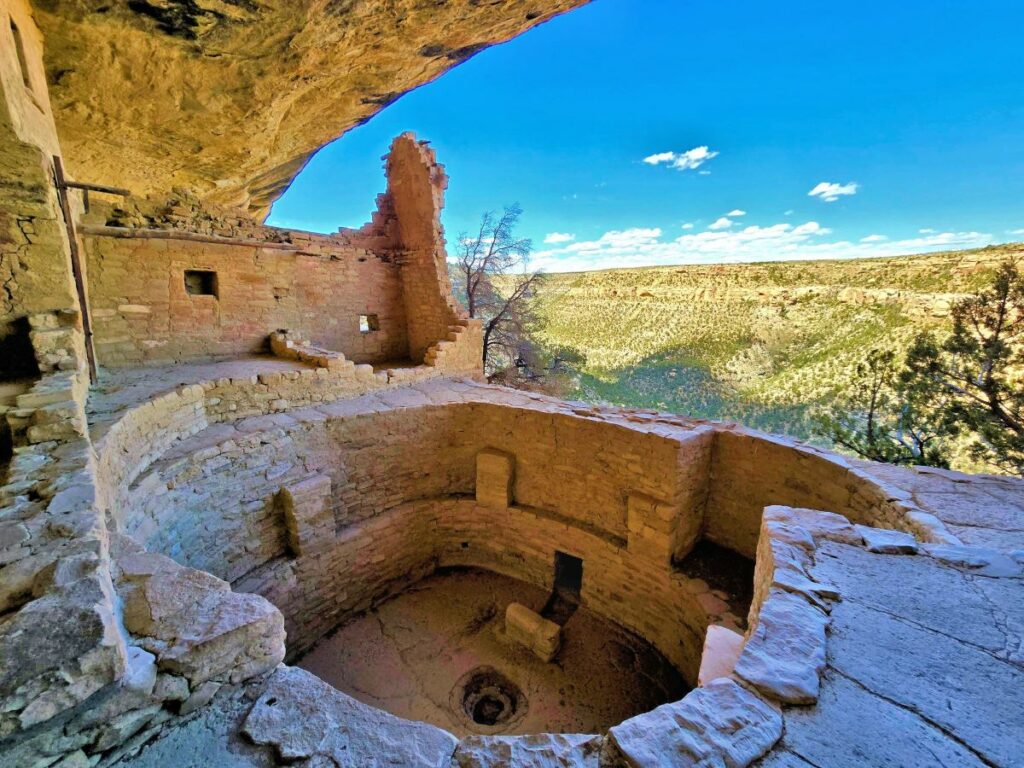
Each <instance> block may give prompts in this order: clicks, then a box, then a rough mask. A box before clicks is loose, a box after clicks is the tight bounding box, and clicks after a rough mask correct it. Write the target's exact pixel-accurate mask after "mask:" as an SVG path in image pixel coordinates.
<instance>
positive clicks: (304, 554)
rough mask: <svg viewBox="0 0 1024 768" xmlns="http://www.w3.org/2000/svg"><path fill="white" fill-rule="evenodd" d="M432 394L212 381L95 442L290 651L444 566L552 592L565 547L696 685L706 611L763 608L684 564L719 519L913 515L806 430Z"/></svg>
mask: <svg viewBox="0 0 1024 768" xmlns="http://www.w3.org/2000/svg"><path fill="white" fill-rule="evenodd" d="M430 394H432V395H433V396H430V397H428V396H427V395H424V394H423V393H422V391H418V390H392V391H389V392H386V393H380V394H377V395H367V396H363V397H358V398H354V399H351V400H345V401H338V402H336V403H332V404H328V405H320V406H317V407H316V408H300V409H293V410H290V411H288V412H287V413H275V414H270V415H262V416H251V417H247V418H242V419H236V420H234V421H221V422H220V423H210V421H211V420H212V419H213V418H214V416H213V414H212V411H211V410H210V409H208V408H207V406H206V402H207V401H209V400H210V399H211V398H210V390H209V388H207V390H205V391H204V389H203V388H202V387H191V388H187V389H186V390H183V391H180V392H179V393H177V394H176V395H175V397H177V398H178V400H176V401H174V403H172V404H171V405H170V406H168V407H159V404H157V406H154V405H153V404H147V405H145V406H143V407H141V408H137V409H135V411H134V412H132V413H129V414H127V415H126V416H125V417H123V418H122V423H121V424H119V425H116V428H115V429H111V430H110V431H108V432H107V433H106V435H105V437H103V438H102V439H101V440H100V441H98V443H97V445H98V449H99V463H98V464H99V473H98V474H99V477H100V479H101V484H102V486H103V488H102V490H103V491H104V492H105V496H106V499H105V501H106V504H107V506H108V509H109V510H110V515H111V520H112V524H113V526H114V527H115V528H117V529H118V530H119V531H120V532H121V533H124V534H128V535H129V536H131V537H133V538H134V539H135V540H136V541H137V542H138V543H140V544H141V545H143V546H144V547H146V548H147V549H149V550H150V551H156V552H160V553H163V554H166V555H169V556H171V557H173V558H174V559H175V560H177V561H178V562H180V563H182V564H184V565H188V566H190V567H194V568H198V569H202V570H206V571H209V572H211V573H213V574H215V575H216V576H219V577H221V578H223V579H225V580H227V581H230V582H232V586H233V588H234V589H235V590H236V591H242V592H256V593H259V594H261V595H263V596H265V597H266V598H268V599H269V600H270V601H271V602H273V603H274V604H275V605H276V606H278V608H279V609H280V610H281V611H282V612H283V614H284V616H285V620H286V627H287V632H288V650H289V656H290V657H291V658H294V657H296V656H297V655H299V654H301V653H302V652H303V651H305V650H307V649H308V648H309V647H310V646H311V645H312V644H313V643H315V642H316V641H317V640H318V639H319V638H320V637H322V636H323V635H324V634H325V633H327V632H328V631H329V630H331V629H332V628H334V627H335V626H337V625H338V624H339V623H340V622H342V621H343V620H344V619H345V618H346V617H348V616H350V615H351V614H353V613H355V612H358V611H361V610H365V609H366V608H368V607H369V606H371V605H373V604H374V603H375V602H376V601H379V600H380V599H382V598H384V597H386V596H387V595H389V594H394V593H396V592H398V591H401V590H402V589H403V588H405V587H406V586H408V585H409V584H411V583H413V582H414V581H415V580H417V579H419V578H421V577H422V576H424V575H426V574H428V573H430V572H432V571H433V570H435V569H436V568H437V567H439V566H459V565H465V566H475V567H481V568H485V569H490V570H493V571H497V572H500V573H503V574H506V575H509V576H512V577H515V578H518V579H521V580H524V581H527V582H530V583H533V584H536V585H538V586H540V587H543V588H550V587H551V586H552V582H553V577H554V570H553V563H554V560H555V556H556V553H557V552H563V553H566V554H570V555H573V556H575V557H579V558H581V559H582V560H583V563H584V566H583V567H584V578H583V586H582V591H581V599H582V602H583V604H584V605H586V606H587V607H589V608H590V609H591V610H593V611H595V612H597V613H599V614H601V615H603V616H605V617H607V618H609V619H611V620H613V621H615V622H617V623H618V624H620V625H622V626H624V627H626V628H628V629H630V630H632V631H633V632H635V633H637V634H638V635H640V636H642V637H643V638H644V639H646V640H647V641H648V642H650V643H651V644H652V645H654V646H655V647H656V648H657V649H658V650H659V651H660V652H661V653H663V654H664V655H665V656H666V657H667V658H668V659H669V661H671V662H672V663H673V664H674V665H676V666H677V668H678V669H679V670H680V671H681V672H682V673H683V675H684V676H685V677H686V678H688V679H689V681H690V682H691V683H692V682H694V681H695V679H696V675H697V670H698V668H699V665H700V653H701V647H702V643H703V638H704V634H705V632H706V629H707V626H708V625H709V624H710V623H716V624H724V625H726V626H732V627H736V628H741V627H742V626H743V622H744V619H745V617H740V616H735V615H733V614H732V613H730V612H729V606H728V604H727V603H725V602H724V601H723V600H721V599H719V598H718V597H716V596H715V595H714V594H713V593H711V591H710V589H709V587H708V585H707V583H705V582H704V581H702V580H699V579H692V578H689V577H687V576H686V575H685V574H684V573H682V572H680V571H679V569H677V568H675V567H674V566H673V563H674V562H678V561H679V560H680V559H681V558H682V557H683V556H685V555H686V554H687V552H688V551H689V550H690V549H691V548H692V547H693V546H694V544H695V543H696V542H697V541H698V539H699V538H700V537H701V536H704V537H707V538H708V539H710V540H712V541H714V542H716V543H718V544H721V545H724V546H727V547H729V548H731V549H733V550H735V551H737V552H739V553H740V554H743V555H745V556H747V557H751V558H752V557H753V556H754V553H755V549H756V545H757V539H758V531H759V527H760V521H761V514H762V510H763V509H764V507H765V506H767V505H769V504H773V503H774V504H786V505H790V506H796V507H809V508H815V509H826V510H831V511H836V512H840V513H842V514H845V515H847V516H849V517H850V518H851V519H853V520H854V521H856V522H869V523H878V524H882V525H889V526H891V527H902V526H901V525H900V523H901V519H899V518H900V515H901V514H903V512H902V510H901V508H900V507H899V505H898V504H895V503H894V502H891V501H890V500H888V498H887V496H886V494H885V493H884V492H883V491H882V490H881V489H879V488H878V487H877V486H876V485H874V484H872V483H871V482H870V481H868V480H867V479H866V478H863V477H861V476H858V475H857V473H856V472H855V471H854V470H852V469H850V468H848V467H847V466H845V465H844V464H843V463H842V462H841V461H833V460H830V459H829V458H827V457H825V456H823V455H821V454H818V453H816V452H809V451H807V450H803V449H800V448H798V447H796V446H794V445H793V444H791V443H788V442H784V441H773V440H770V439H765V438H764V437H763V436H758V435H756V434H754V433H749V432H746V431H742V430H730V429H725V428H722V427H717V426H712V425H708V424H698V423H690V422H686V421H683V420H679V421H676V422H667V421H665V420H658V419H654V418H647V417H640V416H635V415H633V416H631V415H621V414H615V415H609V414H597V413H594V412H590V411H577V412H573V411H572V410H571V409H570V407H569V406H566V405H564V404H560V403H555V402H553V401H547V400H545V399H538V398H524V397H522V396H517V395H511V394H507V393H506V391H504V390H495V389H492V388H489V387H483V386H472V385H469V386H464V387H463V388H462V389H460V390H459V391H458V392H456V391H453V390H452V389H451V388H447V389H446V388H445V387H444V386H443V384H439V385H438V386H437V388H436V391H435V392H433V393H431V392H428V395H430ZM218 395H219V396H218V397H217V398H216V400H217V403H221V402H222V401H223V397H224V393H223V392H219V393H218ZM179 401H180V402H179ZM154 414H159V415H160V416H159V419H158V420H157V421H156V422H153V419H154V418H155V417H154ZM220 418H225V417H220ZM132 419H135V420H136V421H135V422H132ZM147 446H148V450H147ZM154 446H156V447H154Z"/></svg>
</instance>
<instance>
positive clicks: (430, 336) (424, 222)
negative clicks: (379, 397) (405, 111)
mask: <svg viewBox="0 0 1024 768" xmlns="http://www.w3.org/2000/svg"><path fill="white" fill-rule="evenodd" d="M387 172H388V191H387V194H386V195H384V196H383V197H382V198H381V201H380V208H381V210H382V211H387V212H388V213H390V214H391V215H393V216H394V217H395V222H394V229H395V236H396V241H397V243H398V246H399V249H400V255H399V259H400V260H401V262H402V290H403V295H404V297H405V314H406V317H407V318H408V320H409V356H410V357H411V358H412V359H413V360H416V361H419V360H421V359H422V358H423V356H424V355H425V354H426V352H427V349H428V348H429V347H430V345H431V344H432V343H433V342H434V341H435V340H436V339H439V338H445V336H446V335H447V332H448V327H449V326H451V325H452V324H453V323H455V322H457V321H458V319H459V318H460V317H461V316H462V311H461V310H460V309H459V307H458V305H457V304H456V302H455V299H454V298H453V297H452V289H451V283H450V281H449V279H448V268H447V265H446V263H445V262H446V258H447V256H446V254H445V241H444V228H443V227H442V226H441V208H442V207H443V205H444V202H443V201H444V191H445V188H446V187H447V186H448V177H447V176H446V175H445V172H444V166H442V165H440V164H439V163H438V162H437V158H436V157H435V155H434V150H432V149H430V148H429V147H428V146H427V144H426V142H422V141H417V140H416V137H415V136H413V135H412V134H411V133H404V134H402V135H401V136H399V137H398V138H397V139H395V141H394V142H393V143H392V145H391V153H390V154H389V155H388V158H387Z"/></svg>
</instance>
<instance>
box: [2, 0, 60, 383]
mask: <svg viewBox="0 0 1024 768" xmlns="http://www.w3.org/2000/svg"><path fill="white" fill-rule="evenodd" d="M15 30H16V34H17V39H15ZM59 154H60V147H59V145H58V143H57V130H56V128H55V127H54V123H53V114H52V112H51V110H50V101H49V96H48V94H47V84H46V76H45V73H44V71H43V61H42V38H41V36H40V34H39V30H38V29H36V25H35V22H34V20H33V15H32V9H31V8H30V6H29V4H28V2H25V0H5V2H4V3H2V4H0V380H2V379H10V378H17V377H23V376H33V375H35V374H37V373H38V369H37V366H36V361H35V354H34V352H33V348H32V343H31V342H30V340H29V332H30V329H29V325H28V317H29V316H30V315H35V314H40V313H50V312H54V311H57V310H63V309H72V308H75V307H76V306H77V300H76V298H75V289H74V283H73V282H72V278H71V265H70V262H69V257H68V239H67V233H66V231H65V229H64V221H63V218H62V217H61V213H60V207H59V206H58V204H57V195H56V190H55V187H54V179H53V157H54V156H55V155H59Z"/></svg>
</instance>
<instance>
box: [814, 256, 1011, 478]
mask: <svg viewBox="0 0 1024 768" xmlns="http://www.w3.org/2000/svg"><path fill="white" fill-rule="evenodd" d="M951 315H952V320H953V327H952V330H951V331H950V332H949V334H948V335H947V336H945V338H941V339H940V338H938V337H937V336H936V335H935V334H933V333H927V332H926V333H921V334H919V335H918V336H917V337H916V338H915V339H914V342H913V343H912V345H911V346H910V349H909V350H908V352H907V355H906V358H905V360H904V361H903V364H902V366H900V365H897V362H896V356H895V354H894V353H892V352H887V351H881V350H873V351H872V352H871V353H869V354H868V357H867V359H866V360H865V362H864V363H862V364H861V365H860V366H858V368H857V372H856V375H855V377H854V380H853V382H852V384H851V389H850V392H849V394H848V397H847V403H846V404H845V405H843V406H834V407H833V408H831V409H830V410H829V411H828V412H827V413H825V414H822V415H819V416H818V418H817V425H816V429H815V431H816V432H817V433H818V434H820V435H823V436H825V437H828V438H830V439H831V440H832V441H833V442H834V443H835V444H836V445H839V446H841V447H843V448H846V449H848V450H850V451H853V452H854V453H856V454H858V455H860V456H863V457H865V458H868V459H872V460H874V461H883V462H887V463H890V464H926V465H932V466H948V463H949V459H950V454H951V440H952V438H954V437H955V436H957V435H960V434H968V435H970V436H971V438H972V444H971V447H970V451H971V455H972V457H973V458H975V459H976V460H979V461H983V462H986V463H988V464H989V465H991V466H992V467H994V468H996V469H998V470H1000V471H1002V472H1005V473H1008V474H1014V475H1021V476H1024V279H1022V276H1021V273H1020V271H1019V270H1018V268H1017V265H1016V264H1015V263H1014V262H1013V261H1008V262H1005V263H1003V264H1002V265H1001V266H1000V267H999V269H998V270H997V271H996V274H995V275H994V277H993V280H992V284H991V285H990V286H989V287H987V288H985V289H983V290H981V291H979V292H978V293H976V294H975V295H973V296H969V297H967V298H965V299H963V300H961V301H958V302H957V303H956V304H955V305H954V306H953V309H952V312H951Z"/></svg>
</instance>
